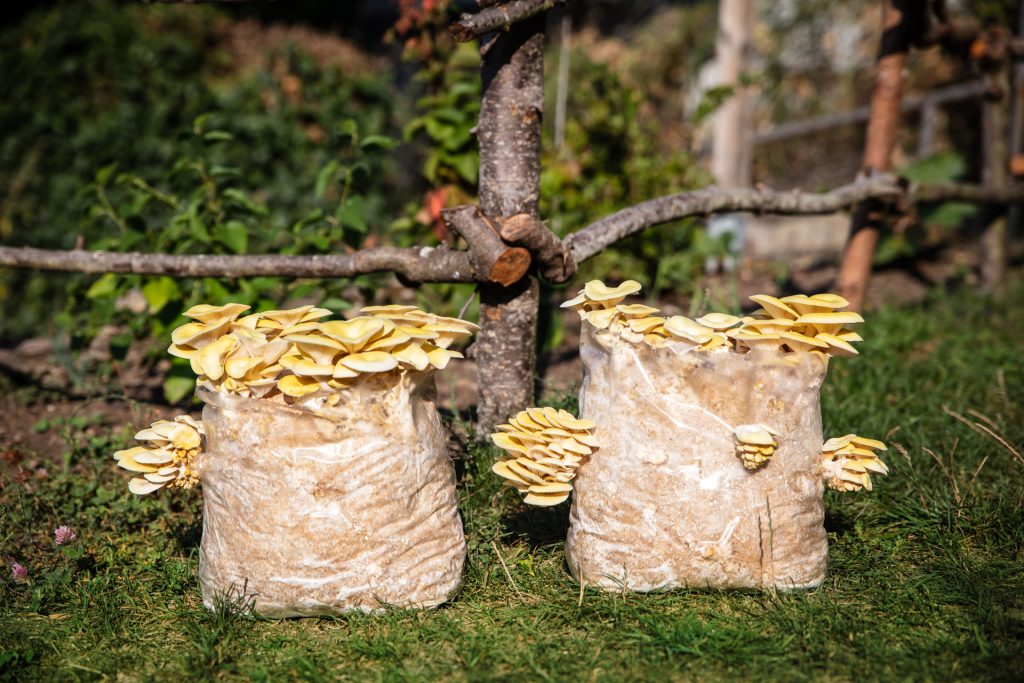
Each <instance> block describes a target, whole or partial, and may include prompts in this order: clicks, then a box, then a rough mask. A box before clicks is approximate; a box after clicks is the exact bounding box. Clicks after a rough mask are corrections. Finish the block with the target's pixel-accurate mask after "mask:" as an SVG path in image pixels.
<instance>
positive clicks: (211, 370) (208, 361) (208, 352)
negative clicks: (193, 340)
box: [197, 336, 238, 381]
mask: <svg viewBox="0 0 1024 683" xmlns="http://www.w3.org/2000/svg"><path fill="white" fill-rule="evenodd" d="M236 348H238V340H237V339H235V338H234V337H231V336H226V337H221V338H220V339H218V340H217V341H215V342H213V343H211V344H208V345H207V346H204V347H203V348H202V349H201V350H200V351H199V355H198V356H197V360H198V364H199V367H200V369H201V370H202V374H204V375H206V376H207V377H209V378H210V379H212V380H214V381H216V380H218V379H220V378H221V377H222V376H223V375H224V362H225V361H226V360H227V357H228V354H230V353H231V352H232V351H234V350H235V349H236Z"/></svg>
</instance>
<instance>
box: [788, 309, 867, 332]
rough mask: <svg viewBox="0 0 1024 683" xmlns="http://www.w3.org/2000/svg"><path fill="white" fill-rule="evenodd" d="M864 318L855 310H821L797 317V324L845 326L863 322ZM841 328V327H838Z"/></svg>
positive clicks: (817, 326) (816, 326)
mask: <svg viewBox="0 0 1024 683" xmlns="http://www.w3.org/2000/svg"><path fill="white" fill-rule="evenodd" d="M863 322H864V318H863V317H861V316H860V313H858V312H856V311H854V310H829V311H820V312H811V313H804V314H803V315H801V316H800V317H798V318H797V325H811V326H814V327H815V328H819V327H821V326H826V327H831V326H844V325H853V324H856V323H863ZM836 329H837V330H839V328H836Z"/></svg>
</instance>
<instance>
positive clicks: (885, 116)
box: [838, 0, 913, 310]
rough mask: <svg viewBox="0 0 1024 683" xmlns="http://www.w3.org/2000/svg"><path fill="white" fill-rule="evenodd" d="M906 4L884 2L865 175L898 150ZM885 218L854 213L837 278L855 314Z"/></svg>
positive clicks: (863, 210)
mask: <svg viewBox="0 0 1024 683" xmlns="http://www.w3.org/2000/svg"><path fill="white" fill-rule="evenodd" d="M908 4H913V3H908V2H901V0H884V1H883V3H882V6H883V24H884V28H883V32H882V40H881V43H882V47H881V50H880V51H879V55H878V63H877V66H876V71H875V85H874V91H873V92H872V95H871V116H870V118H869V119H868V132H867V139H866V140H865V142H864V165H863V168H862V169H861V172H862V173H863V174H865V175H870V174H872V173H877V172H880V171H888V170H890V169H891V168H892V151H893V148H894V147H895V146H896V133H897V131H898V130H899V125H900V108H901V99H902V97H903V69H904V68H905V67H906V64H907V55H908V53H909V52H910V43H911V40H912V38H913V35H912V28H911V26H912V22H913V17H911V16H910V14H909V11H910V10H911V8H910V7H908V6H907V5H908ZM881 216H882V207H881V206H880V205H879V204H877V203H875V202H865V203H864V204H861V205H860V206H858V207H857V208H856V209H854V213H853V221H852V223H851V225H850V239H849V242H847V244H846V252H845V253H844V254H843V262H842V265H841V267H840V269H839V278H838V286H839V293H840V294H842V295H843V296H844V297H846V298H847V299H848V300H849V301H850V308H851V309H853V310H860V309H862V308H863V307H864V295H865V294H866V292H867V286H868V281H869V280H870V279H871V263H872V261H873V260H874V256H875V246H876V245H877V244H878V232H879V224H880V222H881Z"/></svg>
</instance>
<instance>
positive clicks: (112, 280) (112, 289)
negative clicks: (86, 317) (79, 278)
mask: <svg viewBox="0 0 1024 683" xmlns="http://www.w3.org/2000/svg"><path fill="white" fill-rule="evenodd" d="M117 285H118V277H117V275H116V274H115V273H107V274H106V275H103V276H102V277H100V279H98V280H96V282H94V283H92V284H91V285H89V289H87V290H86V291H85V296H86V297H87V298H89V299H99V298H100V297H104V296H112V295H114V294H115V293H117Z"/></svg>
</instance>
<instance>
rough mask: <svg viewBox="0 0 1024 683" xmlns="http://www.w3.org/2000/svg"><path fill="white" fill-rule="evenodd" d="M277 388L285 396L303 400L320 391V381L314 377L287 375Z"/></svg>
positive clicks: (280, 380) (279, 381)
mask: <svg viewBox="0 0 1024 683" xmlns="http://www.w3.org/2000/svg"><path fill="white" fill-rule="evenodd" d="M277 388H278V389H279V390H280V391H281V393H282V394H284V395H285V396H291V397H293V398H301V397H303V396H307V395H309V394H312V393H314V392H316V391H318V390H319V389H320V381H319V380H317V379H316V378H314V377H302V376H299V375H285V376H284V377H282V378H281V379H279V380H278V381H277Z"/></svg>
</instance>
